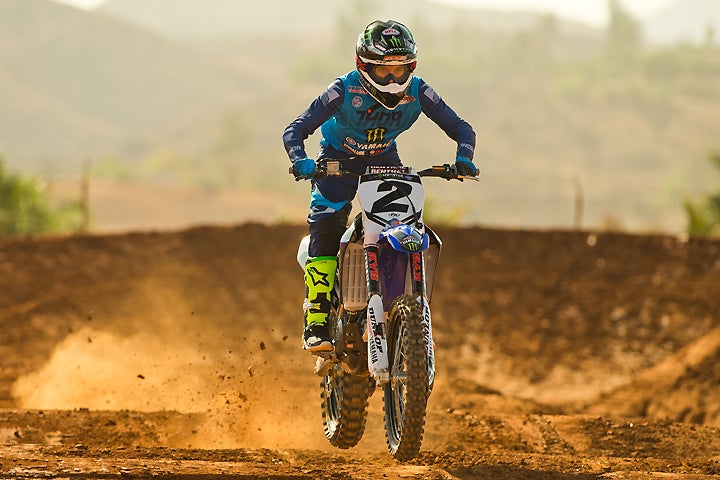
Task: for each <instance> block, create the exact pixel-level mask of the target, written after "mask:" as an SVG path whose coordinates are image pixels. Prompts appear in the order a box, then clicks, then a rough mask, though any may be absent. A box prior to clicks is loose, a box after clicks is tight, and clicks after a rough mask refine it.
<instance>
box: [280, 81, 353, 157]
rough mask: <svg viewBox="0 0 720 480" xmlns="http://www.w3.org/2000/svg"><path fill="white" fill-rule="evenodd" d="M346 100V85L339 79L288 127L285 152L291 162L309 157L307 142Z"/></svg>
mask: <svg viewBox="0 0 720 480" xmlns="http://www.w3.org/2000/svg"><path fill="white" fill-rule="evenodd" d="M344 99H345V85H344V84H343V82H342V80H340V79H339V78H337V79H335V81H334V82H333V83H331V84H330V85H328V87H327V88H326V89H325V91H324V92H323V93H322V94H321V95H320V96H319V97H317V98H316V99H315V100H313V102H312V103H311V104H310V106H309V107H308V108H307V109H306V110H305V111H304V112H302V113H301V114H300V115H298V117H297V118H296V119H295V120H293V122H292V123H291V124H290V125H288V126H287V128H286V129H285V132H284V133H283V143H284V144H285V151H286V152H287V154H288V157H290V160H291V161H295V160H298V159H301V158H305V157H307V154H306V153H305V140H307V138H308V137H309V136H310V135H312V134H313V133H315V130H317V129H318V127H320V125H322V124H323V123H324V122H325V121H326V120H327V119H329V118H330V117H332V116H333V114H334V113H335V112H336V111H337V110H338V108H340V106H342V104H343V100H344Z"/></svg>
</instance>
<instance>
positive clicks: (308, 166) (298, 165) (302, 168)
mask: <svg viewBox="0 0 720 480" xmlns="http://www.w3.org/2000/svg"><path fill="white" fill-rule="evenodd" d="M292 173H293V175H295V179H296V180H301V179H306V178H310V177H312V176H313V174H314V173H315V160H313V159H312V158H307V157H305V158H300V159H298V160H295V161H294V162H293V165H292Z"/></svg>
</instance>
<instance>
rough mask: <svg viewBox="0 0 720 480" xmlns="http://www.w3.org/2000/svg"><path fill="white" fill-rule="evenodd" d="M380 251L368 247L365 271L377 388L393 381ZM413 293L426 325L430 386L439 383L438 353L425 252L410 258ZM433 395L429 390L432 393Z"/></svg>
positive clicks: (371, 364)
mask: <svg viewBox="0 0 720 480" xmlns="http://www.w3.org/2000/svg"><path fill="white" fill-rule="evenodd" d="M379 253H380V252H379V248H378V246H377V245H374V244H370V245H365V268H366V278H367V287H368V288H367V290H368V308H367V332H366V334H367V348H368V371H369V372H370V376H371V377H372V378H373V379H374V380H375V384H376V385H377V386H382V385H384V384H386V383H387V382H389V381H390V370H389V355H388V346H387V330H388V329H387V319H386V317H385V312H384V308H383V300H382V292H381V289H380V269H379V266H378V263H379V256H380V255H379ZM409 259H410V275H411V285H412V293H413V296H414V297H415V298H417V300H418V303H420V305H421V307H422V321H423V329H424V332H425V340H426V345H427V361H428V385H429V386H430V387H429V389H431V388H432V384H433V382H434V380H435V349H434V344H433V338H432V324H431V318H430V305H429V304H428V302H427V295H426V292H425V267H424V263H423V255H422V253H421V252H418V253H411V254H409ZM428 394H429V390H428Z"/></svg>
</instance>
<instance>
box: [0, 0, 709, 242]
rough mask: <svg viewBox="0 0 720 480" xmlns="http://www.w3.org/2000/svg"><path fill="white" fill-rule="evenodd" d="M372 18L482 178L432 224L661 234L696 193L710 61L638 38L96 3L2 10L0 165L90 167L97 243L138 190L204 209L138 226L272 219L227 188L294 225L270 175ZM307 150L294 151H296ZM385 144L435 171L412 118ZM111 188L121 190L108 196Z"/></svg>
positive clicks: (283, 187)
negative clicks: (397, 26)
mask: <svg viewBox="0 0 720 480" xmlns="http://www.w3.org/2000/svg"><path fill="white" fill-rule="evenodd" d="M317 12H323V14H322V15H318V14H317ZM376 17H386V18H395V19H397V20H400V21H404V22H405V23H407V24H408V25H410V26H411V28H412V30H413V32H414V33H415V35H416V37H417V39H418V42H419V45H420V55H421V57H420V63H419V66H418V70H417V73H418V74H419V75H420V76H422V77H423V78H425V79H426V80H427V81H428V82H429V83H430V84H431V85H433V87H434V88H435V89H436V91H438V93H440V94H441V95H442V96H443V97H444V98H445V100H446V101H448V103H449V104H450V105H451V106H453V108H455V109H456V110H457V111H458V113H459V114H460V115H461V116H463V117H464V118H466V119H467V120H468V121H469V122H470V123H471V124H472V125H473V126H474V128H475V130H476V132H477V134H478V148H477V160H478V163H479V164H480V166H481V168H482V170H483V182H482V184H481V185H480V186H476V187H477V188H476V187H470V186H468V185H460V186H458V185H455V184H452V185H451V184H444V185H434V186H433V187H432V190H430V191H429V195H431V198H430V199H429V200H430V205H429V209H433V210H434V211H435V212H436V216H437V218H441V219H446V220H449V221H453V222H459V223H482V224H492V225H508V226H517V225H522V226H533V227H548V226H576V227H577V226H584V227H586V226H593V227H605V228H617V229H632V230H664V231H667V230H681V229H683V228H684V212H683V210H682V200H683V198H684V197H685V195H692V194H702V193H703V192H706V191H708V189H709V188H714V185H715V184H716V179H715V178H713V177H712V174H713V173H714V172H713V171H712V169H711V168H710V166H709V164H708V162H707V154H708V152H709V151H711V150H715V149H717V148H719V147H718V145H717V143H718V129H717V112H718V111H720V82H719V81H718V76H720V59H719V58H720V55H718V49H717V47H714V46H712V45H711V46H702V47H693V46H669V47H667V48H662V49H650V48H648V46H647V45H644V44H642V42H641V40H638V38H637V37H636V36H634V35H633V34H632V33H633V29H632V27H634V26H637V28H641V25H640V23H639V22H636V21H635V20H634V19H632V18H629V19H625V20H627V22H625V24H624V25H625V26H626V27H627V25H629V26H630V30H629V31H630V35H625V34H624V33H623V30H622V29H614V30H612V29H609V30H608V31H599V30H597V29H594V28H590V27H585V26H583V25H579V24H576V23H572V22H565V21H562V20H560V19H557V18H554V17H552V16H547V15H537V14H529V13H518V14H501V13H497V12H487V11H480V10H472V11H470V10H462V9H458V8H448V7H443V6H440V5H437V4H433V3H431V2H427V1H418V2H412V1H410V0H401V1H398V2H393V3H388V2H379V1H371V0H356V1H348V2H330V1H328V0H311V1H308V2H303V3H298V2H291V1H289V0H278V1H276V2H272V3H270V2H265V3H259V4H258V3H250V2H238V1H233V0H208V1H206V2H198V1H191V0H122V1H120V0H109V1H107V2H106V3H105V4H104V6H103V7H101V8H100V9H98V10H96V11H93V12H84V11H79V10H75V9H72V8H68V7H64V6H61V5H58V4H55V3H54V2H50V1H49V0H4V1H3V2H2V3H0V102H2V105H3V113H4V114H3V115H2V116H0V153H1V154H3V155H4V156H5V157H6V158H7V160H8V162H9V163H10V165H11V166H12V167H14V168H21V169H26V170H32V171H36V172H38V171H39V172H41V173H42V174H44V175H46V176H48V175H50V176H52V175H55V176H59V175H60V174H63V175H67V174H73V175H79V171H80V165H81V164H82V162H83V161H84V160H88V159H90V160H92V161H93V168H92V171H93V175H94V176H95V178H96V181H95V183H94V185H96V186H97V185H102V184H106V183H103V182H115V184H114V185H112V186H110V187H108V189H109V190H111V191H112V192H113V197H112V201H108V199H107V198H101V197H102V195H104V191H103V190H101V189H100V188H96V189H94V190H93V195H94V196H95V197H93V198H95V199H96V204H97V205H101V204H102V205H109V207H108V208H107V209H104V210H102V211H100V210H98V211H96V212H95V224H96V226H98V227H99V228H105V227H107V226H108V225H112V222H113V219H112V218H110V217H111V216H112V215H114V214H115V212H116V211H117V206H118V205H119V204H121V203H122V204H123V205H130V206H133V205H136V207H133V209H132V210H133V211H134V212H138V211H139V212H140V214H133V215H132V216H131V217H132V218H133V219H134V221H135V222H136V223H135V225H137V226H140V225H142V226H145V225H146V224H144V223H143V219H142V211H143V209H144V206H143V204H142V203H140V200H138V199H139V198H146V199H147V197H143V196H142V195H138V194H137V188H138V185H146V186H147V188H148V189H150V190H153V191H155V192H168V189H172V188H183V189H187V188H194V189H200V190H201V191H202V192H203V195H204V197H203V198H208V202H209V203H207V206H206V207H205V205H206V204H205V203H202V202H197V201H195V202H194V203H192V205H186V204H178V203H174V202H169V201H167V199H168V198H178V197H179V196H175V195H171V194H169V193H161V194H160V195H159V198H153V202H154V203H153V204H155V202H159V203H162V200H163V199H165V200H166V202H165V203H167V205H166V209H167V210H166V211H163V210H154V214H155V215H154V216H153V221H155V219H156V218H158V217H160V218H176V215H173V212H186V211H190V210H193V211H197V210H198V209H200V205H203V206H204V207H203V208H206V209H208V210H213V212H212V214H210V213H208V215H206V216H205V217H204V218H206V219H210V218H212V219H213V221H216V220H218V219H225V220H226V221H235V220H237V219H240V218H241V219H243V220H252V219H261V220H267V219H268V216H270V217H272V218H270V219H271V220H272V219H276V215H278V213H276V212H277V211H278V209H277V208H276V205H275V204H273V206H272V208H270V207H268V208H267V209H263V208H262V207H258V208H254V207H253V208H251V207H248V208H247V209H246V211H239V210H237V209H236V208H233V209H228V208H227V204H228V202H227V201H226V200H227V199H226V194H227V192H238V193H241V194H243V195H244V194H247V195H252V196H253V198H254V199H256V198H258V197H259V196H262V195H265V196H266V197H267V198H277V195H279V196H280V197H281V198H282V199H283V200H282V203H285V204H287V205H291V206H293V208H295V207H296V206H298V205H299V206H300V207H298V208H299V209H301V210H304V205H305V204H306V202H307V185H306V184H304V183H295V182H293V181H292V179H290V178H289V177H288V175H287V173H286V172H287V166H286V165H287V158H286V156H285V152H284V151H283V148H282V143H281V140H280V137H281V134H282V131H283V129H284V128H285V126H286V125H287V124H288V123H289V122H290V121H291V120H292V119H293V118H294V117H295V116H296V115H297V114H298V113H300V111H302V110H303V109H304V108H305V107H306V106H307V105H308V104H309V103H310V101H311V100H312V99H313V98H315V97H316V96H317V95H318V94H319V93H320V92H321V91H322V89H323V88H324V87H325V86H326V85H327V84H328V83H329V82H330V81H332V79H334V78H335V77H336V76H339V75H342V74H343V73H345V72H347V71H349V70H350V69H352V68H354V52H353V47H354V43H355V40H356V37H357V34H358V31H359V29H361V28H362V26H364V25H365V24H366V23H368V22H369V21H371V20H372V19H374V18H376ZM635 23H637V25H635ZM626 33H627V32H626ZM613 35H616V36H617V38H613ZM318 139H319V137H318V136H317V134H316V135H313V136H312V137H311V138H310V139H309V140H308V142H307V146H308V152H310V154H311V155H313V154H314V153H315V152H316V148H317V141H318ZM399 148H400V152H401V154H402V155H403V156H404V158H405V159H406V162H407V163H411V164H417V165H420V166H424V165H428V164H431V163H444V162H448V161H452V160H454V150H455V147H454V145H453V142H452V141H450V140H449V139H447V138H446V137H445V136H444V134H443V133H442V132H441V131H440V130H439V129H438V128H437V127H436V126H435V125H434V124H432V123H431V122H430V121H428V120H427V119H426V118H424V117H421V119H420V121H419V122H418V124H417V125H416V127H415V128H414V129H413V130H412V131H410V132H408V133H406V134H404V135H403V136H402V137H401V138H400V140H399ZM58 172H60V173H58ZM55 183H58V181H57V180H56V181H55ZM118 184H119V185H121V186H122V185H124V184H125V185H129V184H132V187H133V188H128V189H127V191H128V192H129V193H128V194H127V196H126V197H118V196H117V192H118ZM159 186H161V187H162V190H159V189H158V188H159ZM60 190H62V189H60ZM63 191H67V189H65V190H63ZM130 192H132V193H130ZM213 195H215V196H218V195H220V196H223V198H224V199H225V200H223V202H224V203H218V202H215V203H213V202H214V198H215V197H213ZM180 197H183V198H185V195H184V194H183V195H180ZM119 198H121V199H122V200H119ZM190 198H193V197H192V195H190ZM246 199H247V197H243V198H242V199H241V200H240V201H233V202H229V203H231V204H232V205H237V204H238V203H240V204H242V203H243V202H244V201H245V200H246ZM438 199H442V202H441V203H440V202H439V201H438ZM133 202H134V203H133ZM248 204H252V205H257V202H255V201H254V200H253V201H252V202H248ZM578 204H580V205H581V207H582V209H581V211H578V206H577V205H578ZM93 206H94V205H93ZM145 210H147V209H146V208H145ZM289 210H292V208H289V209H280V211H289ZM280 215H284V214H280ZM290 215H292V218H293V219H295V220H302V217H303V216H304V214H300V215H296V213H294V211H293V213H291V214H290ZM198 218H199V219H198ZM202 218H203V217H202V216H201V217H197V216H195V217H193V218H192V222H193V223H194V222H196V221H202ZM187 221H188V222H189V221H190V219H188V220H187ZM123 225H128V224H127V223H123ZM180 225H181V224H172V225H165V224H156V223H154V224H153V226H157V227H162V226H180ZM182 225H185V224H182Z"/></svg>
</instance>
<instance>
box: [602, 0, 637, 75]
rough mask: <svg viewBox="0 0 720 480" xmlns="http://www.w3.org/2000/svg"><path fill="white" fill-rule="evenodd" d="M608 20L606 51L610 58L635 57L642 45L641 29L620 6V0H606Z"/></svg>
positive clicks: (624, 58) (626, 58)
mask: <svg viewBox="0 0 720 480" xmlns="http://www.w3.org/2000/svg"><path fill="white" fill-rule="evenodd" d="M608 12H610V22H609V24H608V29H607V53H608V55H609V56H610V58H611V59H615V60H620V61H626V60H629V59H632V58H633V57H635V55H636V54H637V53H638V51H639V50H640V48H641V46H642V29H641V27H640V22H638V21H637V20H636V19H635V18H634V17H633V16H632V15H630V14H629V13H628V12H627V10H625V8H624V7H623V6H622V4H621V3H620V0H608Z"/></svg>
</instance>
